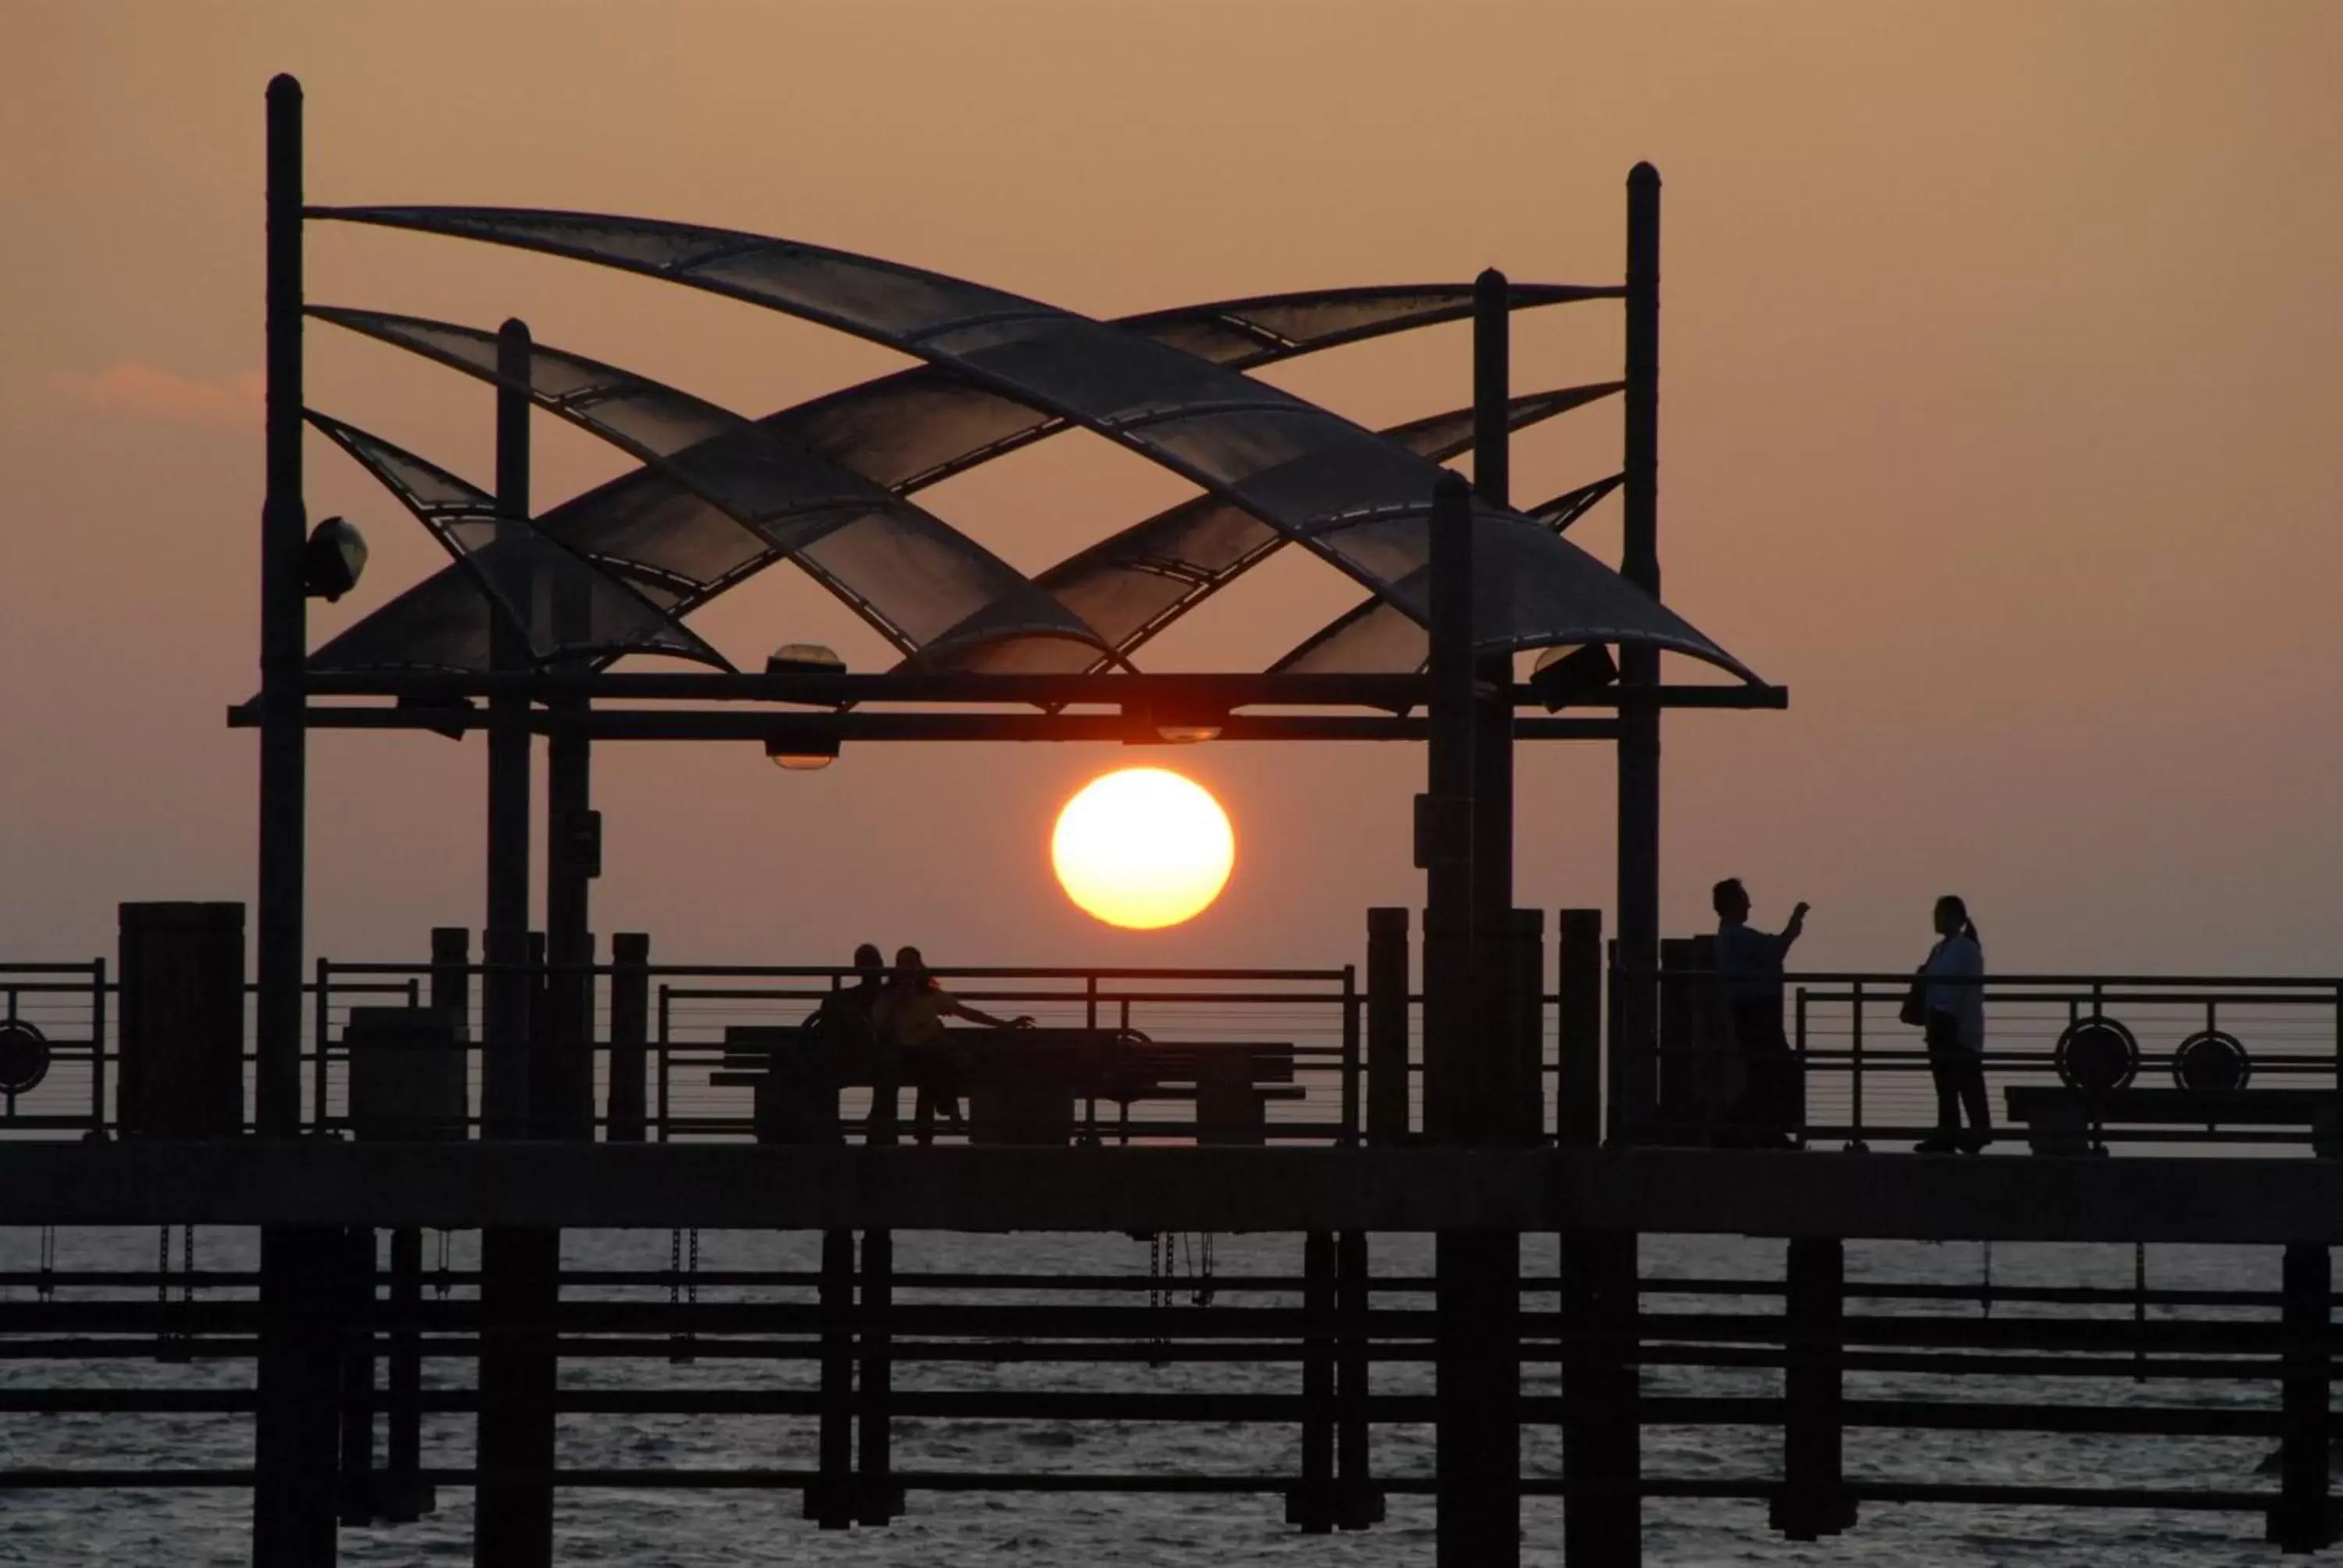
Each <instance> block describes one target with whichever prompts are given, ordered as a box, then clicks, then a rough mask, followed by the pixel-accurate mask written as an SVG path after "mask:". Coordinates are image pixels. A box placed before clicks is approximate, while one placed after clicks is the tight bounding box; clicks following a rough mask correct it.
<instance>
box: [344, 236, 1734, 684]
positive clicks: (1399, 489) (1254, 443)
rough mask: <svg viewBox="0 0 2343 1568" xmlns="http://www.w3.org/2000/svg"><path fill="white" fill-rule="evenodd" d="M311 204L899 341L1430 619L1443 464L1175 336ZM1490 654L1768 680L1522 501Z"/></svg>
mask: <svg viewBox="0 0 2343 1568" xmlns="http://www.w3.org/2000/svg"><path fill="white" fill-rule="evenodd" d="M310 213H311V216H317V217H324V218H339V219H344V220H347V221H353V222H362V223H372V224H378V225H383V226H392V227H400V228H408V229H416V230H420V231H424V232H428V233H437V234H444V235H448V236H456V237H462V238H470V239H477V240H482V241H487V242H490V243H496V244H502V245H508V246H518V247H520V248H524V249H531V250H537V251H540V252H544V253H547V254H551V255H558V256H569V257H572V258H574V259H578V260H584V261H591V262H595V263H597V264H598V265H602V266H613V267H618V268H620V269H623V270H628V271H632V272H637V273H641V274H644V275H646V276H654V277H659V278H662V279H665V280H668V281H670V282H678V283H683V284H687V285H689V286H693V287H697V288H703V289H708V290H710V291H713V292H717V293H721V294H725V295H729V296H730V297H735V298H739V299H742V300H746V301H749V302H750V303H754V304H758V305H761V306H764V307H768V308H770V309H775V310H779V311H782V312H784V313H787V314H789V315H792V316H796V317H800V318H803V319H806V320H809V321H814V322H818V323H820V324H823V325H826V326H830V327H836V328H838V329H840V330H841V331H845V332H849V333H851V334H853V335H855V336H857V337H864V338H866V339H869V340H870V341H872V342H877V343H880V344H884V345H886V346H888V347H894V348H897V349H899V350H900V351H902V352H904V353H907V354H911V355H914V356H916V357H920V358H922V359H925V360H928V361H929V362H930V363H932V364H936V365H940V366H946V367H950V368H951V369H952V370H954V371H955V372H957V373H958V374H960V375H961V376H963V377H967V378H969V379H970V380H972V381H976V382H978V383H980V384H982V385H986V386H989V387H994V388H996V389H998V390H999V391H1001V392H1002V393H1003V394H1004V395H1007V396H1009V397H1014V398H1016V399H1017V400H1019V401H1021V402H1025V403H1028V404H1031V406H1033V407H1037V408H1040V409H1042V410H1044V411H1046V412H1050V413H1053V414H1056V415H1058V416H1060V417H1063V418H1066V419H1068V420H1071V421H1072V422H1074V423H1077V424H1080V425H1081V426H1082V427H1085V428H1087V429H1091V430H1092V431H1095V432H1097V433H1098V434H1100V435H1102V436H1105V437H1108V438H1110V439H1111V440H1114V441H1116V442H1118V443H1120V444H1121V445H1123V446H1125V447H1129V448H1131V450H1133V451H1136V452H1139V453H1141V455H1143V456H1145V457H1150V458H1151V459H1153V460H1154V461H1156V462H1157V463H1159V464H1161V465H1162V466H1163V467H1167V468H1170V469H1171V470H1172V471H1173V472H1175V473H1179V474H1181V475H1182V476H1183V477H1187V478H1189V479H1191V480H1192V481H1193V482H1194V483H1196V484H1198V485H1200V486H1202V487H1204V488H1206V489H1209V490H1212V491H1213V492H1214V493H1215V494H1218V495H1221V496H1223V497H1224V498H1228V499H1230V500H1232V501H1234V502H1235V503H1236V504H1238V505H1239V506H1241V507H1242V508H1244V509H1245V510H1247V511H1249V512H1251V513H1252V515H1253V516H1255V517H1257V518H1261V519H1262V521H1263V522H1266V523H1268V524H1269V525H1270V526H1271V527H1272V528H1277V529H1278V530H1279V531H1280V532H1281V533H1283V534H1285V535H1286V536H1287V537H1288V538H1291V539H1293V540H1294V541H1296V542H1299V543H1301V544H1302V545H1303V546H1305V548H1310V549H1311V550H1312V551H1313V552H1315V553H1316V554H1318V555H1320V556H1321V557H1322V558H1324V559H1326V560H1328V561H1329V562H1331V563H1332V564H1333V565H1335V566H1336V567H1338V568H1341V569H1342V570H1343V571H1344V572H1346V573H1348V574H1349V575H1351V576H1352V577H1353V578H1356V579H1357V580H1358V581H1360V582H1361V583H1363V585H1365V586H1366V587H1367V588H1369V590H1370V591H1372V592H1373V593H1374V594H1375V595H1376V596H1377V597H1379V598H1386V599H1389V600H1391V601H1392V602H1393V603H1394V604H1396V605H1398V606H1399V607H1400V608H1402V609H1403V610H1404V611H1406V612H1407V613H1408V614H1409V615H1410V616H1411V617H1412V618H1416V619H1419V620H1422V619H1424V618H1427V616H1428V613H1429V603H1428V597H1427V596H1428V589H1429V579H1430V569H1429V568H1430V521H1431V516H1430V515H1431V497H1432V489H1433V480H1434V479H1435V478H1436V477H1437V473H1438V469H1437V466H1436V465H1434V464H1433V463H1431V462H1430V461H1429V460H1427V459H1425V458H1423V457H1418V456H1417V455H1415V454H1413V453H1411V452H1407V451H1405V450H1404V449H1403V448H1401V447H1396V446H1394V445H1393V444H1392V443H1389V442H1385V441H1383V440H1381V439H1380V438H1379V437H1376V436H1375V435H1374V434H1373V432H1371V431H1368V430H1365V429H1363V428H1361V427H1359V426H1356V425H1354V424H1353V423H1351V422H1350V421H1349V420H1346V419H1343V418H1341V417H1338V416H1336V415H1334V414H1332V413H1330V412H1328V411H1327V410H1325V409H1323V408H1320V407H1315V406H1314V405H1312V404H1310V403H1307V402H1305V401H1303V400H1302V399H1301V398H1299V397H1293V396H1292V395H1291V394H1287V393H1284V392H1281V391H1279V390H1277V389H1275V388H1272V387H1264V386H1262V385H1261V384H1259V383H1256V382H1252V381H1251V380H1249V379H1247V378H1246V377H1243V376H1242V375H1240V374H1238V373H1236V372H1235V371H1232V370H1230V369H1227V368H1225V367H1220V366H1214V365H1211V364H1208V363H1205V362H1202V361H1200V360H1199V359H1197V358H1196V357H1193V356H1192V355H1189V354H1186V353H1183V352H1182V351H1181V350H1179V349H1177V348H1174V347H1171V346H1169V345H1168V344H1163V343H1158V342H1154V341H1152V340H1150V339H1147V338H1143V337H1138V336H1136V335H1134V334H1131V333H1130V332H1127V331H1124V330H1122V329H1121V328H1118V327H1112V326H1110V325H1108V324H1106V323H1104V322H1100V321H1094V320H1092V319H1091V318H1089V317H1081V316H1078V315H1075V314H1074V313H1072V312H1071V311H1065V310H1061V309H1058V308H1056V307H1051V306H1048V305H1044V304H1042V303H1041V302H1040V301H1037V300H1031V299H1027V298H1024V297H1021V296H1018V295H1014V294H1010V293H1008V292H1006V291H1003V290H1000V289H993V288H989V287H986V286H982V285H979V284H973V283H968V282H964V281H961V280H960V279H956V278H951V277H947V276H943V275H941V274H939V273H933V272H928V271H924V270H922V269H920V268H916V267H909V266H900V265H899V264H896V263H890V262H885V261H881V260H878V259H876V258H873V257H869V256H857V255H854V254H852V253H850V252H845V251H839V250H833V249H830V248H827V247H823V246H809V245H803V244H799V243H797V242H793V241H789V240H781V239H774V238H770V237H768V236H759V235H751V234H744V233H740V232H739V231H735V230H725V229H712V228H705V227H700V226H692V225H685V224H673V223H661V222H657V221H653V220H647V219H639V218H619V217H609V216H599V215H593V214H582V213H559V212H544V211H535V210H529V209H519V208H482V207H350V208H313V209H310ZM1472 518H1473V521H1472V527H1473V532H1474V535H1475V546H1474V554H1475V557H1476V558H1478V559H1480V560H1482V561H1483V562H1485V563H1486V564H1487V568H1488V570H1489V574H1490V575H1489V581H1490V584H1491V586H1492V588H1493V589H1494V590H1495V591H1492V592H1489V593H1485V594H1483V596H1482V605H1481V622H1480V641H1481V645H1482V646H1483V648H1488V649H1490V650H1496V649H1500V648H1532V647H1542V646H1547V645H1551V644H1554V643H1584V642H1606V643H1621V644H1633V645H1638V646H1644V647H1651V648H1670V649H1673V650H1674V651H1677V652H1680V653H1684V654H1687V655H1690V656H1691V657H1694V658H1700V659H1703V660H1705V661H1707V662H1709V663H1712V664H1715V665H1717V666H1719V667H1721V668H1725V669H1727V670H1730V671H1731V672H1733V673H1734V674H1735V675H1738V676H1740V677H1741V678H1744V679H1745V680H1749V681H1752V682H1754V681H1755V680H1756V676H1755V673H1754V672H1753V671H1751V670H1750V669H1749V668H1747V667H1746V666H1745V665H1743V664H1742V663H1741V662H1740V661H1739V660H1738V659H1735V658H1733V656H1732V655H1730V654H1728V653H1726V652H1725V650H1724V649H1723V648H1720V647H1719V646H1718V645H1717V644H1715V642H1713V641H1712V640H1710V639H1709V638H1706V637H1705V636H1704V635H1702V634H1701V633H1700V632H1699V631H1698V630H1696V629H1695V628H1693V627H1692V626H1691V625H1690V624H1689V623H1688V622H1686V621H1684V619H1683V618H1681V617H1679V616H1677V615H1676V614H1675V613H1674V611H1672V610H1670V609H1668V608H1665V607H1664V606H1662V605H1660V604H1659V603H1658V602H1657V601H1655V600H1654V599H1653V598H1651V597H1650V596H1649V595H1647V594H1644V593H1643V592H1642V591H1641V590H1639V589H1637V588H1634V587H1633V586H1632V585H1630V584H1628V583H1626V582H1625V581H1624V579H1622V578H1619V577H1618V576H1617V575H1616V574H1615V573H1614V572H1612V571H1611V570H1610V569H1609V568H1606V567H1604V566H1603V565H1602V564H1601V563H1600V562H1598V561H1596V560H1595V559H1594V558H1593V557H1591V556H1588V555H1586V554H1585V553H1584V551H1581V550H1578V549H1577V548H1575V547H1574V546H1571V545H1569V544H1568V543H1566V542H1565V541H1564V540H1563V539H1561V538H1557V537H1556V536H1554V534H1552V533H1550V532H1548V531H1546V530H1545V529H1544V528H1541V527H1540V526H1539V525H1538V524H1536V523H1535V522H1534V521H1532V520H1531V519H1529V518H1524V517H1523V516H1521V515H1520V514H1518V513H1515V512H1512V511H1508V510H1505V509H1503V508H1493V507H1489V506H1486V505H1485V504H1476V505H1475V506H1474V508H1473V513H1472Z"/></svg>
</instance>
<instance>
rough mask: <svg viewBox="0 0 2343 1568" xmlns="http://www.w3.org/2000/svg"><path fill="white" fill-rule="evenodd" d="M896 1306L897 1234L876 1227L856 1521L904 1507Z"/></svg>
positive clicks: (867, 1280) (878, 1519)
mask: <svg viewBox="0 0 2343 1568" xmlns="http://www.w3.org/2000/svg"><path fill="white" fill-rule="evenodd" d="M894 1306H895V1235H894V1232H893V1231H869V1232H866V1233H865V1234H864V1236H863V1238H862V1356H861V1362H862V1368H861V1372H862V1386H861V1388H860V1390H858V1391H857V1397H856V1400H855V1403H856V1405H857V1406H858V1407H859V1410H860V1417H861V1422H862V1425H861V1430H860V1432H857V1433H856V1434H855V1435H856V1436H857V1438H858V1439H859V1440H860V1442H859V1452H858V1453H857V1455H856V1461H857V1462H856V1472H857V1473H856V1475H855V1523H858V1524H889V1523H893V1522H894V1520H895V1517H896V1516H897V1515H898V1514H900V1513H902V1512H903V1488H902V1487H901V1486H900V1484H898V1483H897V1482H896V1480H895V1426H894V1422H895V1412H894V1409H893V1404H894V1382H895V1344H894V1328H893V1325H892V1324H891V1322H890V1319H891V1317H892V1316H893V1313H894Z"/></svg>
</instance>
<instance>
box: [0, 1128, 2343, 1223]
mask: <svg viewBox="0 0 2343 1568" xmlns="http://www.w3.org/2000/svg"><path fill="white" fill-rule="evenodd" d="M1857 1172H1859V1174H1860V1180H1851V1179H1850V1177H1851V1176H1853V1175H1855V1174H1856V1173H1857ZM0 1224H15V1225H35V1224H53V1225H112V1224H125V1225H127V1224H139V1225H164V1224H172V1225H177V1224H197V1225H330V1226H357V1227H395V1226H417V1225H420V1226H429V1227H434V1228H439V1229H451V1230H472V1229H478V1228H482V1227H491V1228H493V1227H498V1226H552V1227H559V1228H564V1229H568V1228H578V1227H591V1228H608V1229H628V1228H642V1227H652V1228H659V1229H667V1228H671V1227H678V1226H684V1227H690V1226H699V1227H706V1228H709V1229H732V1228H739V1229H767V1230H784V1231H839V1230H881V1231H892V1230H910V1231H918V1230H934V1231H1228V1230H1231V1229H1232V1228H1233V1229H1242V1230H1246V1231H1456V1230H1493V1231H1627V1232H1641V1233H1673V1234H1700V1233H1711V1234H1717V1233H1724V1234H1740V1235H1749V1236H1766V1237H1782V1238H1799V1237H1830V1238H1857V1237H1882V1238H1885V1237H1896V1238H1905V1239H1912V1240H1977V1241H2145V1242H2189V1241H2194V1242H2226V1243H2233V1244H2234V1243H2268V1244H2286V1243H2314V1244H2320V1245H2335V1244H2338V1243H2343V1162H2338V1161H2325V1160H2277V1159H2255V1158H2234V1157H2232V1158H2211V1157H2207V1158H2187V1157H2153V1156H2145V1157H2144V1156H2128V1157H2124V1158H2117V1159H2109V1158H2088V1157H2082V1158H2073V1159H2060V1158H2053V1157H2046V1156H2040V1155H2029V1156H2024V1157H2016V1156H2012V1157H2006V1158H2005V1157H1998V1156H1986V1157H1983V1158H1977V1157H1968V1156H1954V1155H1929V1156H1921V1155H1899V1154H1839V1153H1819V1152H1811V1153H1804V1154H1799V1153H1791V1152H1787V1151H1783V1152H1771V1151H1765V1152H1760V1151H1713V1152H1712V1151H1695V1150H1636V1151H1624V1152H1602V1151H1485V1150H1481V1151H1476V1150H1459V1149H1402V1150H1381V1149H1276V1148H1272V1149H1210V1148H1201V1149H1200V1148H1164V1149H1143V1148H1142V1149H969V1148H934V1149H862V1148H774V1147H759V1146H755V1145H749V1144H702V1145H689V1144H681V1145H679V1144H666V1145H658V1144H639V1145H625V1144H582V1143H550V1142H547V1143H528V1142H519V1143H501V1144H500V1143H493V1142H477V1143H442V1144H428V1143H417V1144H357V1143H343V1142H339V1141H334V1140H330V1139H315V1140H297V1141H266V1140H243V1141H207V1142H187V1143H169V1142H124V1143H107V1142H86V1143H60V1142H34V1141H24V1142H9V1143H0Z"/></svg>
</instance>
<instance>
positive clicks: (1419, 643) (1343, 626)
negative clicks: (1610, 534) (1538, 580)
mask: <svg viewBox="0 0 2343 1568" xmlns="http://www.w3.org/2000/svg"><path fill="white" fill-rule="evenodd" d="M1625 477H1626V476H1625V475H1624V474H1613V475H1612V476H1610V477H1608V478H1603V479H1597V480H1595V481H1594V483H1593V484H1591V485H1581V486H1579V487H1577V488H1576V489H1573V490H1564V492H1563V493H1562V494H1561V495H1559V496H1556V497H1554V498H1553V499H1552V500H1550V501H1545V502H1543V503H1541V504H1539V505H1537V506H1534V507H1532V508H1530V510H1529V515H1530V516H1531V517H1533V518H1536V519H1537V520H1538V521H1540V522H1542V523H1544V525H1545V526H1546V527H1548V528H1552V529H1553V530H1554V532H1555V533H1557V534H1558V533H1561V532H1562V531H1563V530H1564V529H1565V528H1569V527H1570V525H1571V524H1573V523H1574V522H1576V521H1577V520H1578V519H1579V518H1582V517H1584V515H1585V513H1586V510H1587V508H1590V507H1592V506H1594V503H1595V502H1597V501H1599V500H1601V499H1602V498H1604V497H1605V496H1607V495H1609V494H1610V493H1611V492H1612V491H1614V490H1615V489H1617V488H1618V487H1619V486H1620V484H1621V482H1622V481H1624V479H1625ZM1431 657H1432V638H1431V636H1430V634H1428V633H1427V632H1426V631H1425V630H1424V629H1423V627H1422V626H1419V625H1418V624H1417V623H1416V622H1414V621H1413V620H1410V619H1409V618H1407V617H1406V616H1405V615H1404V614H1403V613H1402V612H1401V611H1400V609H1399V608H1397V607H1396V606H1394V605H1393V604H1392V603H1391V602H1390V601H1388V600H1386V599H1379V598H1368V599H1363V600H1362V601H1360V603H1359V604H1358V605H1357V606H1355V607H1354V608H1352V609H1350V610H1348V611H1346V612H1345V613H1343V614H1342V615H1341V616H1338V617H1336V618H1334V619H1333V620H1332V621H1330V622H1328V623H1327V624H1326V625H1325V626H1324V627H1322V628H1320V629H1319V630H1318V631H1317V632H1315V633H1314V634H1312V636H1311V637H1310V638H1308V639H1306V640H1305V641H1304V642H1303V643H1302V646H1301V647H1299V648H1295V649H1294V650H1293V651H1292V653H1289V654H1287V655H1286V656H1285V657H1284V658H1281V659H1279V660H1278V661H1277V662H1276V663H1275V664H1272V665H1271V666H1270V667H1269V668H1270V672H1271V673H1272V674H1273V675H1288V674H1293V675H1396V674H1403V673H1405V672H1408V671H1412V670H1420V669H1422V668H1424V666H1425V664H1426V663H1427V662H1428V661H1429V660H1430V658H1431Z"/></svg>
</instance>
